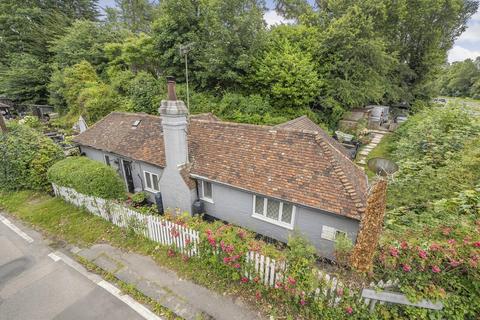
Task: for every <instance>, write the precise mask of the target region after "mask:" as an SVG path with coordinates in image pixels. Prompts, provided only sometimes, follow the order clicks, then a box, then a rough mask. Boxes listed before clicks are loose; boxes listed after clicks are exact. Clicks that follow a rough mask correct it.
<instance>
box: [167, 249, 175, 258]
mask: <svg viewBox="0 0 480 320" xmlns="http://www.w3.org/2000/svg"><path fill="white" fill-rule="evenodd" d="M167 255H168V256H169V257H174V256H175V251H173V250H172V249H168V250H167Z"/></svg>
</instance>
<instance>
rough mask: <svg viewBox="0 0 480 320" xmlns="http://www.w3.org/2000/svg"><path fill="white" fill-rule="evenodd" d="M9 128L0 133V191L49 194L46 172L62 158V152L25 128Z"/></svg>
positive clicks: (12, 125) (50, 142) (49, 140)
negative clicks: (25, 191) (23, 190)
mask: <svg viewBox="0 0 480 320" xmlns="http://www.w3.org/2000/svg"><path fill="white" fill-rule="evenodd" d="M8 126H9V132H8V133H7V134H2V133H0V189H3V190H21V189H31V190H44V191H48V190H50V184H49V183H48V179H47V170H48V168H50V167H51V166H52V165H53V164H54V163H55V162H57V161H58V160H60V159H62V158H63V157H64V155H63V152H62V149H60V147H59V146H57V145H56V144H55V143H54V142H53V141H52V140H51V139H49V138H47V137H45V136H44V135H42V134H41V133H39V132H38V131H36V130H34V129H32V128H30V127H29V126H27V125H22V124H16V123H10V124H9V125H8Z"/></svg>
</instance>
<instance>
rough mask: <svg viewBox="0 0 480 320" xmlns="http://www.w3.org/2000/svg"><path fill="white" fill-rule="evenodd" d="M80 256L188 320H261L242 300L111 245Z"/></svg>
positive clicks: (95, 246)
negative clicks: (189, 279)
mask: <svg viewBox="0 0 480 320" xmlns="http://www.w3.org/2000/svg"><path fill="white" fill-rule="evenodd" d="M77 254H79V255H80V256H82V257H84V258H86V259H88V260H90V261H91V262H93V263H95V264H96V265H97V266H99V267H101V268H102V269H104V270H106V271H109V272H111V273H113V274H115V276H116V277H117V278H118V279H120V280H122V281H123V282H126V283H129V284H133V285H134V286H135V287H136V288H137V289H138V290H140V291H141V292H142V293H143V294H145V295H147V296H149V297H150V298H152V299H155V300H157V301H158V302H159V303H161V304H162V305H163V306H165V307H166V308H168V309H170V310H172V311H173V312H175V313H176V314H177V315H179V316H181V317H183V318H185V319H187V320H195V319H218V320H223V319H225V320H253V319H261V316H260V315H259V314H257V313H256V312H254V311H253V310H250V309H249V308H248V306H247V305H245V304H244V303H243V302H242V301H240V300H239V299H236V300H234V299H233V298H231V297H228V296H222V295H219V294H217V293H216V292H213V291H211V290H208V289H206V288H204V287H202V286H199V285H196V284H194V283H193V282H190V281H188V280H184V279H180V278H179V277H178V276H177V275H176V274H175V273H174V272H172V271H170V270H167V269H165V268H162V267H160V266H158V265H157V264H156V263H155V262H154V261H153V260H152V259H151V258H150V257H145V256H142V255H138V254H135V253H131V252H123V251H121V250H119V249H117V248H114V247H112V246H110V245H108V244H98V245H94V246H92V247H91V248H89V249H84V250H81V251H79V252H77Z"/></svg>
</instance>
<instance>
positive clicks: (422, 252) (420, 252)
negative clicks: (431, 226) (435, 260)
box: [418, 249, 427, 259]
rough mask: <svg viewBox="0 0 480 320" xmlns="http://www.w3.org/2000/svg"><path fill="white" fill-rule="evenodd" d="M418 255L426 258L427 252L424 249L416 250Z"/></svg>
mask: <svg viewBox="0 0 480 320" xmlns="http://www.w3.org/2000/svg"><path fill="white" fill-rule="evenodd" d="M418 255H419V256H420V258H422V259H427V252H426V251H425V250H421V249H420V250H419V251H418Z"/></svg>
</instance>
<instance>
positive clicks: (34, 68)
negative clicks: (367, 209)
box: [0, 0, 478, 127]
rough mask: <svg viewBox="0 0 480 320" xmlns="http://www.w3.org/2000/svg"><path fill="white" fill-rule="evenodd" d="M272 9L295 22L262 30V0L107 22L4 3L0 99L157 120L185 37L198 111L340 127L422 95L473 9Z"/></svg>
mask: <svg viewBox="0 0 480 320" xmlns="http://www.w3.org/2000/svg"><path fill="white" fill-rule="evenodd" d="M274 4H275V5H276V9H277V11H278V13H279V14H280V15H282V16H283V17H285V18H289V19H291V20H292V21H293V23H292V24H290V25H279V26H269V27H267V26H266V24H265V21H264V15H265V13H266V11H267V8H266V7H265V3H264V2H263V1H259V0H232V1H217V0H208V1H200V2H199V1H193V0H181V1H178V0H165V1H160V2H155V3H151V2H150V1H147V0H141V1H135V3H132V2H131V1H125V0H118V1H116V8H107V9H106V16H105V18H104V19H103V20H99V12H98V9H97V7H96V5H97V1H96V0H87V1H82V2H81V3H79V2H78V1H63V2H62V4H61V5H58V4H57V3H56V2H54V1H38V0H34V1H30V2H28V3H27V2H18V1H13V0H6V1H2V3H1V4H0V26H1V27H0V39H1V40H0V41H1V43H2V44H3V46H1V48H2V49H0V74H1V77H0V94H2V95H6V96H8V97H10V98H13V99H14V100H15V101H16V102H20V103H24V102H28V103H47V102H48V103H51V104H53V105H54V106H55V107H56V108H57V109H58V110H59V111H60V112H61V113H62V114H69V119H72V118H75V117H73V116H74V115H75V116H78V115H79V114H83V115H84V116H85V118H86V119H87V121H88V122H89V123H93V122H96V121H97V120H98V119H100V118H101V117H103V116H105V115H106V114H108V113H109V112H110V111H112V110H129V111H136V112H138V111H142V112H148V113H153V114H155V113H157V108H158V103H159V101H160V100H161V99H162V98H164V96H165V87H164V86H165V85H164V81H163V80H162V79H163V77H164V76H166V75H174V76H176V77H177V79H178V81H179V82H181V83H184V82H185V78H184V68H185V61H184V58H185V57H184V56H183V55H182V54H180V52H179V49H180V47H182V46H185V45H187V46H188V48H189V50H190V51H189V53H188V65H189V70H190V89H191V90H192V92H191V95H192V96H191V111H192V112H193V113H195V112H201V111H213V112H214V113H215V114H216V115H217V116H219V117H221V118H224V119H227V120H233V121H241V122H250V123H266V124H275V123H278V122H280V121H285V120H289V119H291V118H293V117H295V116H298V115H300V114H309V115H310V116H311V117H312V119H313V120H315V121H317V122H318V123H324V124H326V125H328V126H330V127H335V125H336V123H337V121H338V119H339V118H340V117H341V115H342V113H343V112H344V111H345V110H348V109H349V108H352V107H359V106H362V105H365V104H368V103H393V102H410V103H411V102H414V101H417V100H418V99H424V100H426V99H428V98H429V97H430V95H431V94H432V93H433V92H434V90H433V89H434V88H433V86H432V79H433V77H434V75H435V74H436V72H437V70H438V68H439V66H441V65H442V64H443V63H444V61H445V58H446V53H447V51H448V49H449V48H450V47H451V46H452V44H453V42H454V40H455V39H456V38H457V37H458V36H459V35H460V34H461V32H462V31H463V30H464V28H465V25H466V22H467V20H468V18H469V17H470V16H471V15H472V14H473V13H475V12H476V10H477V7H478V3H477V2H476V1H473V0H448V1H446V2H445V3H443V2H435V1H433V2H432V1H423V0H422V1H415V3H414V4H413V5H412V4H411V3H410V2H408V1H406V0H402V1H396V2H391V1H361V2H358V1H353V0H348V1H340V2H339V1H333V0H328V1H317V2H316V3H315V5H312V3H311V2H309V1H306V0H300V1H298V0H277V1H275V3H274ZM412 6H413V7H414V8H415V10H410V9H409V8H410V7H412ZM269 9H273V8H269ZM32 21H33V22H32ZM425 25H429V28H427V29H426V28H425V27H424V26H425ZM19 48H20V49H19ZM183 98H184V100H186V99H185V97H183Z"/></svg>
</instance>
